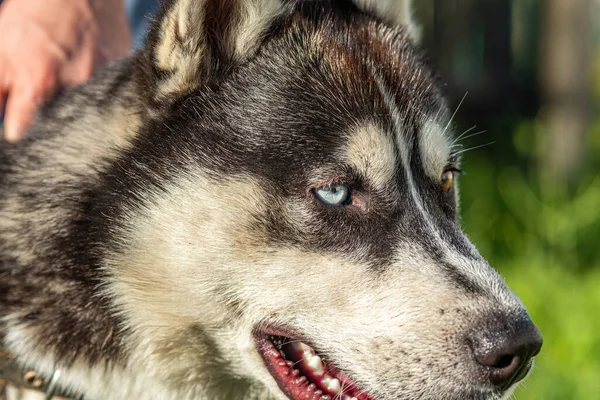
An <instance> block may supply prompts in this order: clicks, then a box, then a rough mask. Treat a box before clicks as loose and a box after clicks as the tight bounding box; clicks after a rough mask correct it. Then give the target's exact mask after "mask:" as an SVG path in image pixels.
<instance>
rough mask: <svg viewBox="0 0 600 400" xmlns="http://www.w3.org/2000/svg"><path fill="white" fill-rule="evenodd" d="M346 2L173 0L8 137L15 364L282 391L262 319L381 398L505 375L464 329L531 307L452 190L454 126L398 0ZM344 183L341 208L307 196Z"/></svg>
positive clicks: (258, 394)
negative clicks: (477, 240) (90, 74)
mask: <svg viewBox="0 0 600 400" xmlns="http://www.w3.org/2000/svg"><path fill="white" fill-rule="evenodd" d="M355 3H356V5H357V6H354V5H353V3H350V2H339V1H333V0H332V1H298V2H292V1H289V2H280V1H275V0H237V1H234V0H230V1H224V2H222V1H217V0H214V1H209V0H205V1H192V0H171V1H168V2H167V4H166V5H165V6H164V7H163V10H162V11H161V12H160V14H159V17H158V18H157V20H156V22H155V24H154V26H153V28H152V30H151V33H150V35H149V38H148V43H147V45H146V47H145V48H144V50H143V51H142V52H140V53H139V54H136V55H134V56H132V57H131V58H129V59H125V60H122V61H120V62H118V63H116V64H114V65H113V66H111V67H109V68H108V69H107V70H106V71H104V72H102V73H101V74H100V75H99V76H97V77H96V78H94V80H92V82H90V83H88V84H87V85H84V86H83V87H80V88H78V89H75V90H74V91H70V92H67V93H65V94H63V95H62V96H60V97H58V98H57V99H55V100H54V101H53V102H52V103H51V104H50V105H48V106H47V107H46V109H45V110H43V112H42V113H41V115H40V118H39V120H38V122H37V124H36V125H35V127H34V128H33V130H32V131H31V132H30V136H29V139H27V140H26V141H25V142H24V143H22V144H19V145H17V146H13V147H8V146H7V145H6V144H3V145H2V146H0V339H1V340H2V341H3V343H4V344H5V345H6V346H7V347H8V348H9V349H10V350H11V351H12V352H14V353H15V354H16V355H17V357H18V359H19V360H20V361H21V362H22V363H24V364H27V365H29V366H31V367H32V368H35V369H37V370H39V371H41V372H42V373H44V374H50V373H52V371H54V370H56V369H60V370H61V372H62V375H61V381H60V383H61V385H62V386H63V387H64V388H67V389H73V390H75V391H76V392H78V393H82V394H84V395H85V398H86V399H115V400H119V399H123V400H124V399H135V398H139V399H161V400H162V399H178V400H180V399H209V400H219V399H223V400H234V399H261V400H266V399H284V398H285V396H284V395H283V393H282V391H281V390H280V389H279V388H278V386H277V383H276V382H275V380H274V379H273V377H272V376H271V375H270V374H269V372H268V371H267V368H266V367H265V365H264V362H263V360H262V358H261V356H260V354H259V353H258V350H257V347H256V344H255V342H254V338H253V332H254V331H255V330H257V329H259V330H260V328H261V327H264V326H267V325H269V326H286V327H292V328H293V329H294V330H296V331H297V332H299V333H300V334H301V335H302V336H303V338H306V339H307V340H309V341H310V343H311V344H313V345H314V346H315V348H317V349H318V350H319V351H320V352H322V353H323V354H324V356H325V357H326V358H327V359H328V360H331V362H333V363H334V364H335V365H336V366H337V367H338V368H340V369H341V370H343V371H345V372H346V373H347V374H348V375H349V376H351V377H352V379H353V380H355V381H356V383H357V384H358V385H359V386H360V387H361V388H363V389H365V390H366V391H368V392H369V393H370V395H371V396H372V397H373V398H375V399H377V400H392V399H394V400H395V399H406V400H415V399H424V400H425V399H429V400H465V399H472V400H497V399H500V398H501V397H502V396H503V395H506V393H501V392H500V391H498V390H496V389H494V388H492V386H491V385H489V384H487V383H486V382H485V381H484V380H483V379H482V378H480V377H479V376H478V375H477V374H476V372H474V371H473V370H472V369H471V367H470V364H471V363H472V356H471V355H470V353H469V349H468V346H467V344H466V339H467V338H468V336H469V335H470V334H471V333H472V332H473V331H474V330H476V329H477V327H478V326H479V325H480V324H481V323H482V321H484V320H485V318H486V317H487V316H488V315H490V314H492V313H495V315H503V316H506V318H511V317H513V316H518V315H527V314H526V311H525V310H524V308H523V306H522V304H521V303H520V301H519V300H518V299H517V298H516V297H515V296H514V295H513V294H512V293H511V292H510V290H509V289H508V288H507V287H506V285H505V284H504V282H503V280H502V279H501V278H500V277H499V275H498V274H497V273H496V272H495V271H494V270H493V269H492V268H491V267H490V266H489V265H488V264H487V263H486V262H485V260H483V258H482V257H481V256H480V255H479V254H478V253H477V250H476V249H475V248H474V247H473V245H472V244H471V243H470V242H469V241H468V239H467V238H466V237H465V236H464V234H463V233H462V232H461V230H460V228H459V226H458V223H457V215H456V213H457V211H456V210H457V207H458V205H457V204H456V202H457V197H456V190H457V189H456V188H452V189H451V190H448V191H443V190H442V189H441V182H440V179H441V174H442V172H443V171H444V168H445V167H446V166H447V165H448V164H449V163H453V164H456V163H458V160H456V159H454V158H453V156H452V151H451V143H452V140H451V136H452V124H451V121H450V113H449V112H448V109H447V107H446V105H445V102H444V100H443V96H442V95H441V94H440V92H439V87H438V83H437V79H436V77H435V75H434V74H432V73H431V72H429V70H428V68H427V65H426V63H425V62H424V61H423V59H422V57H421V56H420V54H419V52H418V50H416V49H415V47H414V44H413V41H412V40H411V38H410V37H411V36H414V32H415V29H414V24H413V22H412V21H411V20H410V18H409V15H410V14H409V5H408V3H407V2H405V1H397V2H392V1H388V2H374V1H356V2H355ZM225 11H227V12H225ZM209 17H210V18H209ZM338 182H344V183H347V184H348V185H349V187H350V188H351V190H352V191H353V193H352V196H353V197H352V201H351V202H350V203H349V204H348V205H347V206H343V207H337V208H336V207H333V208H332V207H327V206H325V205H324V204H322V203H320V202H319V201H318V199H316V198H315V196H314V195H313V189H314V188H318V187H322V186H324V185H327V184H332V183H338Z"/></svg>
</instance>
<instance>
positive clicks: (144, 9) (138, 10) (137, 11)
mask: <svg viewBox="0 0 600 400" xmlns="http://www.w3.org/2000/svg"><path fill="white" fill-rule="evenodd" d="M158 4H159V0H127V1H126V5H125V7H126V8H127V15H128V16H129V23H130V24H131V32H132V34H133V47H134V48H136V49H139V48H140V47H141V46H142V45H143V44H144V38H145V37H146V31H147V30H148V25H149V23H150V17H151V16H152V13H153V12H154V11H155V10H156V8H157V6H158Z"/></svg>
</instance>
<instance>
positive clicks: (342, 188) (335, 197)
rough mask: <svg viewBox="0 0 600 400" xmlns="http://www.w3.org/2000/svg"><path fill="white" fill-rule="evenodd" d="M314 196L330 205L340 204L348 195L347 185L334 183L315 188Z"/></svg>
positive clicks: (344, 201) (342, 203)
mask: <svg viewBox="0 0 600 400" xmlns="http://www.w3.org/2000/svg"><path fill="white" fill-rule="evenodd" d="M315 196H317V198H318V199H319V200H321V201H322V202H323V203H325V204H327V205H330V206H342V205H344V203H346V201H347V200H348V198H349V197H350V188H349V187H348V185H342V184H339V183H338V184H334V185H327V186H323V187H320V188H318V189H315Z"/></svg>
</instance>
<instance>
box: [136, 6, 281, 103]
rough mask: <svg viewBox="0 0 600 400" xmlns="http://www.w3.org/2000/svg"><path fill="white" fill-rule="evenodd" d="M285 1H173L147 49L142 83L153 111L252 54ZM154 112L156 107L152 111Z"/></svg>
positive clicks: (139, 78) (139, 74)
mask: <svg viewBox="0 0 600 400" xmlns="http://www.w3.org/2000/svg"><path fill="white" fill-rule="evenodd" d="M282 2H283V0H168V1H166V2H165V4H164V5H163V7H162V10H161V12H160V13H159V15H158V17H157V18H156V20H155V22H154V24H153V26H152V28H151V30H150V32H149V34H148V38H147V41H146V45H145V48H144V50H143V51H142V53H140V55H139V56H138V60H137V70H136V74H137V77H136V81H137V82H138V86H140V88H141V90H142V91H143V93H142V95H143V97H144V98H146V99H148V101H149V103H150V104H149V106H150V107H151V108H152V109H157V108H158V109H160V108H162V107H165V106H168V105H169V103H170V102H172V100H171V101H169V100H170V99H176V98H178V97H180V96H181V95H184V94H185V93H189V92H191V91H193V90H195V89H197V88H198V87H200V86H201V85H205V84H208V83H210V82H211V80H213V79H218V78H219V77H222V76H224V75H225V74H226V73H227V70H228V69H229V68H231V67H232V66H234V65H235V64H237V63H240V62H243V61H244V60H245V59H247V58H249V57H251V56H252V55H253V54H254V53H255V51H256V50H257V48H258V47H259V46H260V43H261V41H262V39H263V37H264V35H265V34H266V32H267V30H268V29H269V27H270V26H271V25H272V23H273V21H274V20H275V19H276V18H277V16H278V15H279V14H280V13H281V12H282V9H283V5H282ZM150 111H152V110H150Z"/></svg>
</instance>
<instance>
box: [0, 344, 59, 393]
mask: <svg viewBox="0 0 600 400" xmlns="http://www.w3.org/2000/svg"><path fill="white" fill-rule="evenodd" d="M60 373H61V371H60V370H59V369H57V370H55V371H54V372H53V373H52V376H50V377H49V379H47V377H45V376H42V375H41V374H39V373H38V372H37V371H36V370H34V369H32V368H26V367H23V366H22V365H21V364H19V363H18V362H17V361H16V360H15V357H14V356H13V355H12V354H10V353H9V352H7V351H6V349H5V348H4V347H3V346H2V345H0V384H8V385H12V386H15V387H17V388H19V389H26V390H35V391H38V392H42V393H45V394H46V397H45V399H46V400H52V399H54V398H55V396H59V395H60V396H62V395H61V393H60V392H59V388H58V380H59V378H60Z"/></svg>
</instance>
